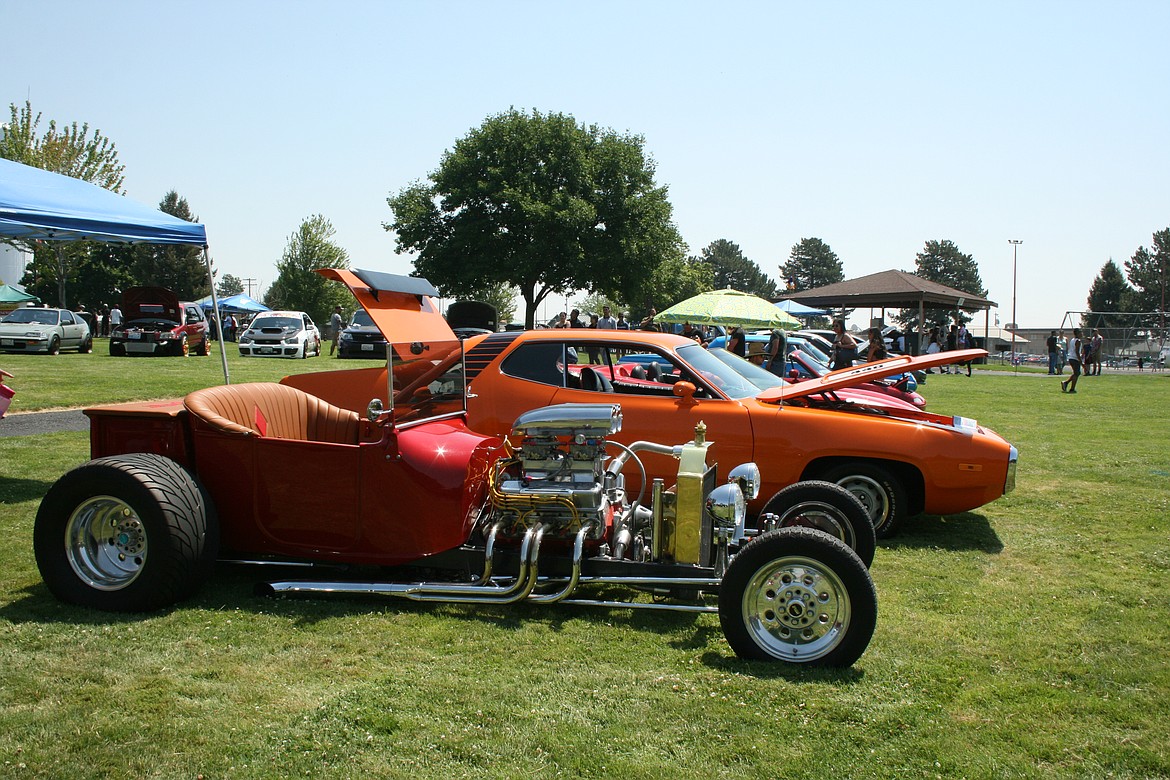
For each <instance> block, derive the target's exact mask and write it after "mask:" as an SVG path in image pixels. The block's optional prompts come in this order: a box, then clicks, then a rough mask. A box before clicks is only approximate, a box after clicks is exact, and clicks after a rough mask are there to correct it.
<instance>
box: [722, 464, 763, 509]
mask: <svg viewBox="0 0 1170 780" xmlns="http://www.w3.org/2000/svg"><path fill="white" fill-rule="evenodd" d="M727 481H728V482H730V483H731V484H733V485H736V486H738V487H739V489H740V490H741V491H743V497H744V498H745V499H747V500H748V501H754V500H755V499H756V497H757V496H759V495H760V467H759V466H757V465H756V464H755V463H751V462H748V463H741V464H740V465H738V466H736V467H735V468H733V469H732V470H731V473H730V474H728V475H727Z"/></svg>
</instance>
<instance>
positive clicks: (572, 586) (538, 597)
mask: <svg viewBox="0 0 1170 780" xmlns="http://www.w3.org/2000/svg"><path fill="white" fill-rule="evenodd" d="M592 529H593V523H585V524H584V525H582V526H581V530H580V531H578V532H577V538H576V539H574V540H573V570H572V572H571V573H570V574H569V581H568V582H567V583H566V584H565V587H563V588H561V589H560V590H559V591H557V592H556V593H538V594H533V595H531V596H529V597H528V600H529V601H531V602H533V603H536V604H553V603H556V602H558V601H561V600H563V599H564V598H565V597H566V596H568V595H569V594H570V593H572V592H573V591H574V590H576V589H577V583H578V582H580V581H581V559H582V557H584V551H585V536H586V535H587V534H588V533H589V532H590V531H591V530H592Z"/></svg>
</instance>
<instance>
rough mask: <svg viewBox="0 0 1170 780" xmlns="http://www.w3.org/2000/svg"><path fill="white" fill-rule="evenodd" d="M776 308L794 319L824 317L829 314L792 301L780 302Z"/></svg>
mask: <svg viewBox="0 0 1170 780" xmlns="http://www.w3.org/2000/svg"><path fill="white" fill-rule="evenodd" d="M776 307H777V308H778V309H781V310H782V311H786V312H788V313H789V314H791V315H792V316H793V317H823V316H825V315H826V314H828V312H827V311H825V310H824V309H814V308H812V307H811V306H805V305H804V304H803V303H797V302H796V301H794V300H791V299H789V300H784V301H778V302H777V303H776Z"/></svg>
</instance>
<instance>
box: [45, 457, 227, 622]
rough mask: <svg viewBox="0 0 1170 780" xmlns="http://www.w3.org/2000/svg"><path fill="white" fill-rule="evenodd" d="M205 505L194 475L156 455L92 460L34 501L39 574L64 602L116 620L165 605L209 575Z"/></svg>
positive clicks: (210, 515) (211, 544)
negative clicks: (123, 614)
mask: <svg viewBox="0 0 1170 780" xmlns="http://www.w3.org/2000/svg"><path fill="white" fill-rule="evenodd" d="M209 503H210V501H209V499H208V497H207V495H206V493H205V492H204V491H202V490H201V488H200V487H199V485H198V484H197V483H196V482H195V480H194V479H193V478H192V477H191V475H190V474H188V473H187V472H186V471H185V470H184V469H183V468H182V467H181V466H179V465H178V464H177V463H175V462H174V461H172V460H169V459H168V458H164V457H162V456H161V455H154V454H149V453H136V454H131V455H122V456H118V457H112V458H100V459H98V460H94V461H90V462H89V463H86V464H84V465H82V466H79V467H78V468H76V469H74V470H72V471H70V472H68V473H66V474H65V475H64V476H63V477H61V479H59V480H57V482H56V483H55V484H54V485H53V486H52V487H51V488H50V489H49V492H48V493H47V494H46V495H45V498H44V500H43V501H42V502H41V506H40V509H39V510H38V511H37V517H36V523H35V525H34V528H33V548H34V551H35V553H36V560H37V567H38V568H39V569H40V572H41V576H42V577H43V578H44V580H45V585H47V586H48V588H49V590H50V591H51V592H52V593H53V595H54V596H56V597H57V598H59V599H61V600H62V601H67V602H69V603H72V604H79V605H82V606H86V607H94V608H96V609H103V610H107V611H113V612H142V611H148V610H152V609H158V608H160V607H165V606H167V605H169V604H172V603H174V602H176V601H179V600H181V599H184V598H187V597H188V596H190V595H192V594H193V593H195V591H196V590H198V589H199V587H200V586H201V585H202V584H203V583H204V582H205V581H206V580H207V578H208V576H210V574H211V569H212V566H213V564H214V561H215V555H216V550H217V547H218V542H219V536H218V527H217V524H216V522H215V516H214V512H213V511H210V506H209Z"/></svg>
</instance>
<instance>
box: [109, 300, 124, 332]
mask: <svg viewBox="0 0 1170 780" xmlns="http://www.w3.org/2000/svg"><path fill="white" fill-rule="evenodd" d="M121 325H122V309H121V308H120V307H119V306H118V304H116V303H115V304H114V306H113V308H111V309H110V332H111V333H112V332H113V331H115V330H117V329H118V328H119V327H121Z"/></svg>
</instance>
